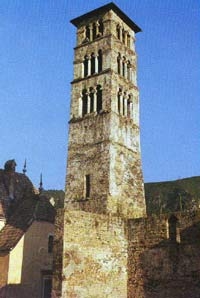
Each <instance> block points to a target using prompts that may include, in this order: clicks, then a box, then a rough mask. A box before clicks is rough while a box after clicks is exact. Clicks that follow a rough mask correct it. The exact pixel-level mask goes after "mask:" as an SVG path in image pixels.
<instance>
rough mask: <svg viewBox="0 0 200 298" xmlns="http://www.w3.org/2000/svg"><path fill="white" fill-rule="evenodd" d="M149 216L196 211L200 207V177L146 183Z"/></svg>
mask: <svg viewBox="0 0 200 298" xmlns="http://www.w3.org/2000/svg"><path fill="white" fill-rule="evenodd" d="M145 198H146V204H147V213H148V214H160V213H167V212H171V211H184V210H196V209H197V208H198V207H199V205H200V177H199V176H198V177H191V178H185V179H179V180H175V181H167V182H154V183H145Z"/></svg>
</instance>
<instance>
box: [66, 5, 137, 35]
mask: <svg viewBox="0 0 200 298" xmlns="http://www.w3.org/2000/svg"><path fill="white" fill-rule="evenodd" d="M109 10H113V11H114V12H115V13H116V14H117V15H118V16H119V17H120V18H121V19H122V20H123V21H124V22H125V23H126V24H127V25H128V26H129V27H130V28H131V29H132V30H133V31H134V32H135V33H137V32H140V31H142V30H141V29H140V27H138V26H137V25H136V24H135V23H134V22H133V21H132V20H131V19H130V18H129V17H128V16H127V15H126V14H125V13H124V12H123V11H122V10H121V9H120V8H119V7H118V6H117V5H115V4H114V3H113V2H110V3H108V4H106V5H104V6H101V7H99V8H97V9H94V10H92V11H90V12H88V13H85V14H83V15H81V16H79V17H77V18H75V19H73V20H71V23H72V24H73V25H74V26H76V27H79V25H80V24H81V23H82V22H83V21H84V20H85V19H88V18H92V17H94V16H98V15H100V14H102V13H105V12H107V11H109Z"/></svg>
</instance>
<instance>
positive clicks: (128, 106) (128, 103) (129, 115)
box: [127, 94, 132, 118]
mask: <svg viewBox="0 0 200 298" xmlns="http://www.w3.org/2000/svg"><path fill="white" fill-rule="evenodd" d="M131 103H132V95H131V94H129V96H128V101H127V117H128V118H131V115H132V113H131V107H132V104H131Z"/></svg>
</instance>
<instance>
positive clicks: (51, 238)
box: [48, 235, 53, 253]
mask: <svg viewBox="0 0 200 298" xmlns="http://www.w3.org/2000/svg"><path fill="white" fill-rule="evenodd" d="M52 252H53V235H49V237H48V253H52Z"/></svg>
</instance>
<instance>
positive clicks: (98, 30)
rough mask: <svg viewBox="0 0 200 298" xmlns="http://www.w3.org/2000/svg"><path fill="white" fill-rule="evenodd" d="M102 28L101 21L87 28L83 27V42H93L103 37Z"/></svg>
mask: <svg viewBox="0 0 200 298" xmlns="http://www.w3.org/2000/svg"><path fill="white" fill-rule="evenodd" d="M103 31H104V26H103V20H102V19H100V20H97V21H96V22H93V23H91V24H89V25H87V26H85V39H84V40H83V42H89V41H93V40H95V39H97V38H99V37H101V36H102V35H103Z"/></svg>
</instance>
